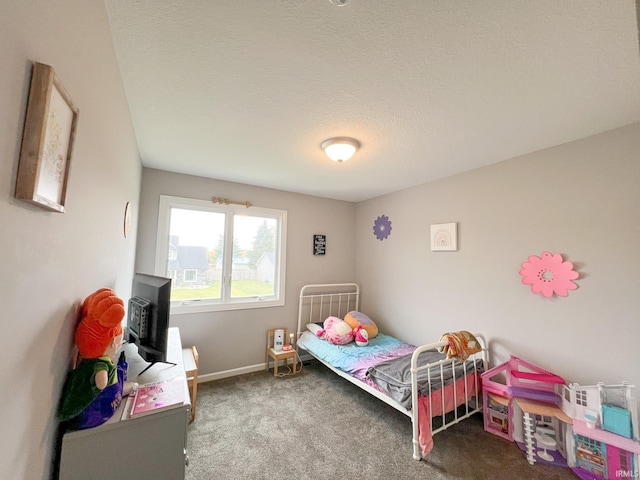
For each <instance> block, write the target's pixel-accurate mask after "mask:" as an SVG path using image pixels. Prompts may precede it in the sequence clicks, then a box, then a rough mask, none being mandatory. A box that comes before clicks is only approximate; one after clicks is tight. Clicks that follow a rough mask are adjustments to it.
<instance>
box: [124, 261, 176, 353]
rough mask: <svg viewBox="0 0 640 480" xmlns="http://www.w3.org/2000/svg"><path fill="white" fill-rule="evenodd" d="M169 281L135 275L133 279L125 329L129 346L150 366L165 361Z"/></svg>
mask: <svg viewBox="0 0 640 480" xmlns="http://www.w3.org/2000/svg"><path fill="white" fill-rule="evenodd" d="M170 301H171V279H170V278H164V277H157V276H155V275H147V274H145V273H136V274H135V275H134V277H133V286H132V289H131V299H130V300H129V315H128V321H127V330H128V333H129V337H128V341H129V343H134V344H135V345H137V347H138V353H139V354H140V356H141V357H142V358H143V359H144V360H146V361H147V362H151V364H152V365H153V364H154V363H157V362H164V363H169V362H167V340H168V338H167V337H168V336H169V313H170Z"/></svg>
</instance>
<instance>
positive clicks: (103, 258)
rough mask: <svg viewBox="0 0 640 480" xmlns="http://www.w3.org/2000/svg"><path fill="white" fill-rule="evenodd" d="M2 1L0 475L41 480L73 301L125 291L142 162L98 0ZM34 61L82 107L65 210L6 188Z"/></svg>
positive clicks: (68, 352)
mask: <svg viewBox="0 0 640 480" xmlns="http://www.w3.org/2000/svg"><path fill="white" fill-rule="evenodd" d="M0 11H1V12H2V13H1V14H0V65H1V67H0V72H2V73H1V74H0V125H2V127H1V128H0V219H1V223H2V234H1V235H0V252H2V257H1V258H2V260H1V261H0V265H1V266H2V276H1V277H0V304H2V315H1V318H2V320H1V321H2V335H0V350H1V351H2V353H3V360H2V368H0V385H1V387H0V405H1V406H2V408H0V416H1V419H0V425H2V431H1V432H0V478H6V479H45V478H49V472H50V469H51V460H52V455H53V444H54V436H55V429H56V427H57V422H56V421H55V409H56V406H57V403H58V399H59V396H60V390H61V388H62V383H63V381H64V375H65V373H66V370H67V367H68V365H69V359H70V355H71V344H72V332H73V328H74V327H75V322H76V319H77V308H78V305H79V304H80V302H81V301H82V300H83V299H84V298H85V297H86V296H87V295H88V294H90V293H92V292H93V291H94V290H96V289H98V288H100V287H111V288H114V289H115V290H116V292H117V293H118V294H119V295H120V296H122V297H123V298H128V296H129V295H130V292H131V277H132V274H133V263H134V254H135V241H136V239H135V222H136V220H137V214H136V211H137V204H138V196H139V190H140V177H141V167H140V162H139V158H138V151H137V145H136V141H135V138H134V134H133V128H132V125H131V120H130V115H129V110H128V106H127V102H126V99H125V95H124V90H123V87H122V81H121V78H120V72H119V69H118V66H117V64H116V58H115V54H114V50H113V45H112V42H111V34H110V31H109V26H108V23H107V17H106V13H105V8H104V4H103V2H102V1H100V0H83V1H73V2H67V1H65V2H63V1H59V0H56V1H53V0H47V1H44V0H41V1H28V2H22V1H7V0H1V1H0ZM32 61H39V62H42V63H46V64H48V65H51V66H53V67H54V69H55V70H56V72H57V74H58V76H59V77H60V79H61V81H62V83H63V84H64V86H65V87H66V89H67V90H68V91H69V93H70V95H71V97H72V98H73V101H74V102H75V103H76V104H77V105H78V107H79V108H80V117H79V124H78V130H77V137H76V144H75V149H74V153H73V160H72V166H71V170H70V178H69V189H68V194H67V202H66V204H67V212H66V213H64V214H60V213H49V212H47V211H45V210H43V209H41V208H38V207H35V206H32V205H30V204H28V203H25V202H23V201H19V200H15V199H14V198H13V195H14V185H15V179H16V172H17V168H18V156H19V151H20V144H21V138H22V128H23V124H24V115H25V109H26V104H27V95H28V91H29V90H28V89H29V81H30V78H31V62H32ZM128 201H130V202H132V203H133V205H134V207H136V208H134V226H133V227H134V228H133V234H132V236H130V237H129V238H127V239H125V238H124V236H123V215H124V207H125V204H126V202H128ZM98 454H109V446H105V451H104V452H98ZM114 458H115V459H116V460H117V455H116V457H114Z"/></svg>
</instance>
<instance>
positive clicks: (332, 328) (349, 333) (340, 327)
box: [316, 317, 353, 345]
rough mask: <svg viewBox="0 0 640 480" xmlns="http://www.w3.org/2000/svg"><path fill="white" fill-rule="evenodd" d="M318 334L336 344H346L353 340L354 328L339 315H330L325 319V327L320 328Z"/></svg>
mask: <svg viewBox="0 0 640 480" xmlns="http://www.w3.org/2000/svg"><path fill="white" fill-rule="evenodd" d="M316 336H317V337H320V338H323V339H325V340H327V341H329V342H331V343H333V344H334V345H346V344H347V343H351V342H353V330H352V329H351V327H350V326H349V324H348V323H347V322H345V321H344V320H342V319H341V318H338V317H328V318H327V319H326V320H325V321H324V329H320V330H318V331H317V332H316Z"/></svg>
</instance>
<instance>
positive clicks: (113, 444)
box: [59, 328, 191, 480]
mask: <svg viewBox="0 0 640 480" xmlns="http://www.w3.org/2000/svg"><path fill="white" fill-rule="evenodd" d="M124 351H125V355H126V358H127V363H128V364H129V369H128V380H129V381H134V382H138V383H140V384H142V383H151V382H158V381H161V380H168V379H171V378H176V377H179V376H181V378H183V380H184V390H185V403H184V405H182V406H180V407H177V408H173V409H170V410H164V411H161V412H158V413H153V414H150V415H146V416H143V417H136V418H128V415H126V414H125V415H123V412H126V411H127V410H126V409H127V408H129V407H130V401H129V402H128V401H127V399H126V398H125V399H123V401H122V404H121V405H120V407H119V408H118V410H116V413H115V414H114V415H113V417H111V418H110V419H109V420H108V421H107V422H105V423H104V424H102V425H100V426H98V427H95V428H89V429H86V430H78V431H72V432H67V433H65V434H64V435H63V436H62V439H61V445H60V452H59V461H60V463H59V466H60V468H59V479H60V480H76V479H77V480H88V479H91V480H113V479H118V480H126V479H135V480H146V479H150V480H151V479H154V480H158V479H166V480H179V479H184V476H185V466H186V463H187V424H188V422H189V417H190V413H189V412H190V407H191V404H190V401H189V391H188V389H187V380H186V376H185V372H184V365H183V360H182V343H181V341H180V332H179V331H178V329H177V328H170V329H169V341H168V346H167V361H168V362H173V363H176V365H169V364H166V363H156V364H155V365H153V366H152V367H151V368H149V369H148V370H147V371H146V372H144V373H143V374H142V375H140V376H139V373H140V372H142V371H143V370H144V369H145V368H146V367H147V366H148V363H147V362H145V361H144V360H143V359H142V358H141V357H140V355H138V353H137V350H136V346H135V345H129V344H127V345H125V346H124Z"/></svg>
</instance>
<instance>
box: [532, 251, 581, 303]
mask: <svg viewBox="0 0 640 480" xmlns="http://www.w3.org/2000/svg"><path fill="white" fill-rule="evenodd" d="M520 275H522V283H523V284H524V285H531V291H532V292H533V293H541V294H542V295H544V296H545V297H547V298H550V297H551V296H552V295H553V294H554V293H555V294H556V295H559V296H561V297H566V296H567V295H569V290H575V289H576V288H578V286H577V285H576V284H575V283H573V282H572V280H575V279H576V278H578V276H579V274H578V272H576V271H574V270H573V263H571V262H564V261H563V260H562V255H560V254H559V253H554V254H551V253H549V252H542V256H541V257H536V256H535V255H531V256H530V257H529V261H528V262H525V263H523V264H522V270H520Z"/></svg>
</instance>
